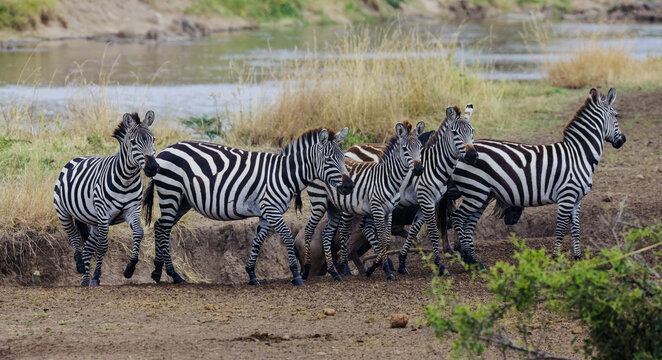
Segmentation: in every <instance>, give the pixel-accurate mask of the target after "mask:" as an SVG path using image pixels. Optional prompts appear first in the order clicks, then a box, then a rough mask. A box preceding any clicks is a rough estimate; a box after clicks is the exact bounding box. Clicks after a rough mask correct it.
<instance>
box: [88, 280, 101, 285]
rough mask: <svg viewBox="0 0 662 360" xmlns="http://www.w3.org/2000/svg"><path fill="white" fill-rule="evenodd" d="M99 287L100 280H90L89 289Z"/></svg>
mask: <svg viewBox="0 0 662 360" xmlns="http://www.w3.org/2000/svg"><path fill="white" fill-rule="evenodd" d="M99 285H101V280H99V279H92V280H90V287H96V286H99Z"/></svg>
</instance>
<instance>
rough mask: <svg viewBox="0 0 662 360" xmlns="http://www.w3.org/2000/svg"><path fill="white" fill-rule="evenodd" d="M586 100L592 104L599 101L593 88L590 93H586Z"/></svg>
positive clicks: (598, 95) (596, 91)
mask: <svg viewBox="0 0 662 360" xmlns="http://www.w3.org/2000/svg"><path fill="white" fill-rule="evenodd" d="M588 98H589V99H591V101H593V102H594V103H597V102H599V101H600V93H599V92H598V90H596V89H595V88H592V89H591V91H589V92H588Z"/></svg>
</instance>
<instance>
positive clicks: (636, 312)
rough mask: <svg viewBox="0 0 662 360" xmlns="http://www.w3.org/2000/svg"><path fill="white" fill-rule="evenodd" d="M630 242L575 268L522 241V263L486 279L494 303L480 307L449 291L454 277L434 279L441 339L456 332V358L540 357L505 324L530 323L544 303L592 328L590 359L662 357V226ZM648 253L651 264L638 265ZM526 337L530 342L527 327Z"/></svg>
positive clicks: (432, 309) (631, 236)
mask: <svg viewBox="0 0 662 360" xmlns="http://www.w3.org/2000/svg"><path fill="white" fill-rule="evenodd" d="M625 240H626V241H625V245H623V247H622V248H619V247H612V248H608V249H604V250H602V251H600V253H598V254H597V255H596V256H595V257H588V258H587V259H586V260H583V261H576V262H573V263H570V262H568V261H567V260H565V258H563V257H561V258H559V259H553V258H552V257H551V256H550V255H549V254H547V252H546V251H545V250H544V249H541V250H534V249H530V248H528V247H527V246H526V245H525V244H524V241H521V242H518V241H517V240H516V239H515V240H514V242H515V245H516V246H517V248H518V251H517V252H516V253H515V255H514V257H515V259H516V260H517V263H516V264H509V263H504V262H498V263H497V264H496V265H495V266H494V267H493V268H492V269H491V270H490V271H489V272H488V273H486V274H484V275H483V277H484V279H485V280H486V281H487V283H488V285H487V288H488V289H489V290H490V291H491V292H493V293H494V295H495V301H493V302H491V303H487V304H479V305H478V306H473V307H472V306H469V305H467V304H462V303H459V302H458V300H457V297H456V296H454V295H453V294H452V293H450V291H449V289H450V280H446V279H435V280H434V282H433V289H432V295H433V298H434V300H433V302H432V303H431V304H429V305H428V306H427V308H426V314H427V318H428V320H429V321H430V323H431V326H432V328H433V329H434V331H435V334H436V335H437V337H438V338H440V339H444V338H445V336H446V335H447V334H449V333H455V334H456V340H455V342H454V344H453V349H454V355H456V356H458V355H471V354H475V355H480V354H482V353H483V351H484V350H485V348H486V347H487V346H490V345H492V344H496V345H497V346H500V347H502V348H504V349H505V348H509V349H513V350H516V351H520V352H523V353H526V354H527V355H536V356H539V355H540V354H542V353H541V352H539V351H536V349H532V348H528V347H524V346H519V345H516V344H515V343H514V342H513V341H511V340H510V339H509V338H508V337H507V334H505V333H504V332H502V331H500V330H501V329H504V328H505V327H504V324H503V321H502V320H503V319H504V316H505V315H506V314H507V313H509V312H512V311H514V312H516V314H518V315H519V321H520V322H525V321H526V320H527V319H529V320H530V319H531V317H532V316H533V311H534V310H535V309H536V308H537V307H538V306H544V307H546V308H547V309H548V310H549V311H553V312H556V313H560V314H566V315H569V316H570V317H572V318H576V319H579V320H580V321H581V322H582V324H583V325H585V326H586V327H588V329H589V330H590V335H589V337H588V338H587V339H586V340H585V342H584V344H585V345H584V354H585V356H587V357H589V356H590V357H594V358H598V359H626V358H635V359H659V358H662V288H661V287H660V283H659V278H655V277H653V276H652V274H654V273H656V272H658V271H660V270H662V267H661V266H660V263H659V259H658V258H659V256H660V255H662V254H661V253H660V252H659V249H660V245H662V224H661V225H656V226H653V227H648V228H645V229H637V230H631V231H629V232H628V233H627V234H626V235H625ZM651 243H652V244H653V245H649V246H646V247H644V248H642V249H640V250H635V249H637V248H638V247H641V246H643V245H644V244H651ZM652 250H655V251H657V252H656V253H654V251H652ZM646 251H648V253H647V254H646V256H647V258H646V259H642V258H638V259H637V260H636V261H635V259H634V257H640V256H642V255H641V253H643V252H646ZM645 260H647V261H648V262H647V261H645ZM650 264H655V265H650ZM521 329H524V331H521ZM520 335H521V336H522V337H524V338H526V336H527V332H526V330H525V327H522V328H520ZM524 343H527V342H526V341H524Z"/></svg>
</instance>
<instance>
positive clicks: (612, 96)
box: [607, 88, 616, 106]
mask: <svg viewBox="0 0 662 360" xmlns="http://www.w3.org/2000/svg"><path fill="white" fill-rule="evenodd" d="M615 100H616V89H614V88H611V89H609V92H608V93H607V104H608V105H609V106H611V105H612V104H613V103H614V101H615Z"/></svg>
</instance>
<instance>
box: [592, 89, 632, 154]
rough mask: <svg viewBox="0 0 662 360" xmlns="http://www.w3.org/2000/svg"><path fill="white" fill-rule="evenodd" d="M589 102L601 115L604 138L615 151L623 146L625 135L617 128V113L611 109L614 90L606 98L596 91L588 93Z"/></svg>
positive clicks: (614, 97)
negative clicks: (603, 123) (603, 125)
mask: <svg viewBox="0 0 662 360" xmlns="http://www.w3.org/2000/svg"><path fill="white" fill-rule="evenodd" d="M588 97H589V101H590V102H591V104H592V105H593V106H594V108H595V109H596V110H597V111H598V112H599V113H600V114H601V115H602V116H601V117H602V118H603V119H604V121H605V128H604V138H605V140H606V141H609V142H610V143H611V145H612V146H613V147H615V148H616V149H618V148H620V147H621V146H623V144H625V135H623V133H621V130H620V129H619V127H618V113H617V112H616V110H614V108H613V107H611V106H612V105H613V104H614V101H615V100H616V90H615V89H614V88H611V89H609V92H608V93H607V96H606V97H603V96H600V93H599V92H598V91H597V90H596V89H591V91H590V92H589V96H588Z"/></svg>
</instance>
